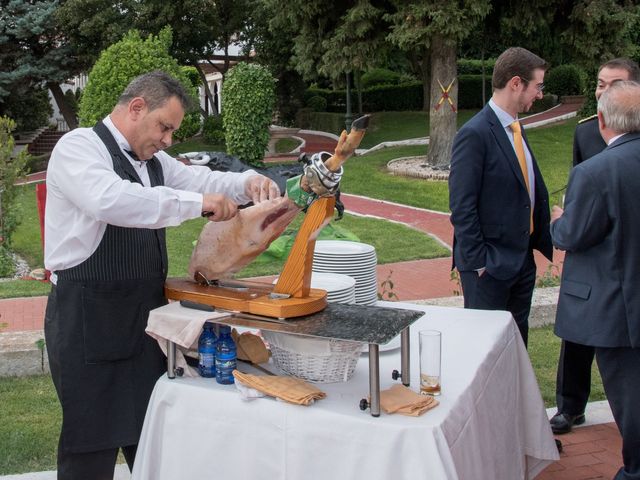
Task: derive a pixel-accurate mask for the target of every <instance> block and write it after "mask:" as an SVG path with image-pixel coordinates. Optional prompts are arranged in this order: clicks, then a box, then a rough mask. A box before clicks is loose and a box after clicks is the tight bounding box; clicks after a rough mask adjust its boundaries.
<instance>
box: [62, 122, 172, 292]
mask: <svg viewBox="0 0 640 480" xmlns="http://www.w3.org/2000/svg"><path fill="white" fill-rule="evenodd" d="M93 130H94V131H95V132H96V133H97V134H98V136H99V137H100V139H101V140H102V142H103V143H104V144H105V146H106V147H107V149H108V150H109V153H110V154H111V160H112V162H113V170H114V171H115V172H116V173H117V174H118V175H119V176H120V178H122V179H124V180H130V181H131V182H136V183H139V184H142V181H141V180H140V177H139V176H138V174H137V173H136V171H135V170H134V168H133V166H132V165H131V162H130V161H129V160H128V159H127V157H126V156H125V155H124V153H122V151H121V150H120V147H119V146H118V143H117V142H116V140H115V138H113V135H112V134H111V132H110V131H109V129H108V128H107V127H106V126H105V125H104V123H102V122H98V123H97V124H96V126H95V127H93ZM147 168H148V170H149V180H150V182H151V186H152V187H156V186H159V185H164V175H163V173H162V166H161V165H160V161H159V160H158V159H157V158H156V157H153V158H152V159H150V160H147ZM56 274H57V276H58V278H60V279H63V280H71V281H83V280H98V281H113V280H133V279H150V278H162V279H164V278H166V276H167V247H166V243H165V230H164V228H159V229H148V228H127V227H117V226H115V225H107V228H106V230H105V232H104V236H103V237H102V240H101V241H100V244H99V245H98V248H97V249H96V251H95V252H94V253H93V254H92V255H91V256H90V257H89V258H87V259H86V260H85V261H84V262H82V263H80V264H79V265H76V266H75V267H71V268H67V269H65V270H58V271H57V272H56Z"/></svg>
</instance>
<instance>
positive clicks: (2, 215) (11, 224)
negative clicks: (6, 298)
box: [0, 116, 28, 277]
mask: <svg viewBox="0 0 640 480" xmlns="http://www.w3.org/2000/svg"><path fill="white" fill-rule="evenodd" d="M15 128H16V123H15V122H14V121H13V120H11V119H10V118H9V117H4V116H3V117H0V192H1V193H0V205H1V206H2V208H1V209H0V277H6V276H10V275H13V270H14V268H13V261H12V260H11V257H10V254H9V247H10V246H11V236H12V235H13V232H14V231H15V229H16V227H17V226H18V224H19V222H20V220H19V218H18V215H17V210H16V206H15V201H16V195H17V190H16V188H17V187H16V186H15V182H16V179H17V178H18V177H20V176H22V175H24V174H25V173H26V171H25V166H26V164H27V159H28V155H27V153H26V152H25V151H24V150H23V151H22V152H20V153H19V154H18V155H17V156H15V157H13V158H12V155H13V147H14V145H15V143H14V140H13V136H12V132H13V131H14V130H15Z"/></svg>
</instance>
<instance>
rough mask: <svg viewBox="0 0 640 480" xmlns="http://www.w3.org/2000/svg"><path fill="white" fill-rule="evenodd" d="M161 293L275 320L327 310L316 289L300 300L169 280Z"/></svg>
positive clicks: (267, 286)
mask: <svg viewBox="0 0 640 480" xmlns="http://www.w3.org/2000/svg"><path fill="white" fill-rule="evenodd" d="M271 288H273V285H270V284H268V283H265V290H268V289H271ZM164 291H165V295H166V296H167V298H168V299H170V300H191V301H192V302H197V303H203V304H205V305H211V306H212V307H217V308H222V309H224V310H232V311H236V312H244V313H251V314H254V315H264V316H267V317H274V318H293V317H301V316H303V315H310V314H312V313H316V312H319V311H321V310H323V309H324V308H325V307H326V306H327V292H326V291H325V290H320V289H316V288H311V289H309V295H308V296H306V297H302V298H296V297H293V296H292V297H290V298H270V297H269V294H268V293H265V291H264V290H262V289H259V290H257V289H251V288H248V289H247V290H237V289H233V288H226V287H214V286H207V285H201V284H199V283H196V282H194V281H193V280H190V279H188V278H169V279H167V281H166V282H165V287H164Z"/></svg>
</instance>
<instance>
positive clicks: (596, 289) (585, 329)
mask: <svg viewBox="0 0 640 480" xmlns="http://www.w3.org/2000/svg"><path fill="white" fill-rule="evenodd" d="M639 192H640V133H628V134H626V135H623V136H622V137H620V138H619V139H617V140H616V141H615V142H614V143H613V144H611V145H610V146H608V147H607V148H606V149H605V150H603V151H602V152H601V153H599V154H598V155H596V156H594V157H592V158H590V159H588V160H586V161H584V162H583V163H580V164H579V165H577V166H576V167H575V168H574V169H573V170H572V171H571V176H570V177H569V186H568V189H567V195H566V199H565V210H564V214H563V215H562V217H560V218H559V219H558V220H557V221H556V222H554V223H553V224H552V225H551V237H552V240H553V244H554V245H555V246H556V247H557V248H559V249H562V250H565V251H566V256H565V260H564V266H563V272H562V283H561V286H560V298H559V300H558V311H557V314H556V325H555V332H556V334H557V335H558V336H559V337H561V338H563V339H565V340H569V341H571V342H574V343H580V344H583V345H592V346H595V347H640V202H639V201H638V193H639Z"/></svg>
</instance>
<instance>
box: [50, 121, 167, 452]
mask: <svg viewBox="0 0 640 480" xmlns="http://www.w3.org/2000/svg"><path fill="white" fill-rule="evenodd" d="M94 130H95V131H96V133H97V134H98V136H99V137H100V138H101V140H102V141H103V142H104V144H105V145H106V146H107V148H108V149H109V152H110V153H111V157H112V161H113V168H114V171H115V172H116V173H117V174H118V175H119V176H120V177H121V178H123V179H126V180H130V181H132V182H137V183H142V182H141V181H140V178H139V177H138V175H137V174H136V172H135V170H134V169H133V167H132V166H131V163H130V162H129V160H128V159H127V158H126V157H125V156H124V154H123V153H122V152H121V151H120V148H119V147H118V145H117V143H116V141H115V139H114V138H113V136H112V135H111V133H110V132H109V130H108V129H107V127H106V126H105V125H104V124H103V123H102V122H100V123H98V124H97V125H96V126H95V127H94ZM147 165H148V169H149V178H150V181H151V186H152V187H154V186H157V185H163V184H164V178H163V174H162V167H161V165H160V162H159V161H158V160H157V159H156V158H155V157H154V158H153V159H151V160H149V161H148V164H147ZM55 273H56V275H57V276H58V282H57V285H55V286H53V287H52V289H51V293H50V295H49V300H48V303H47V310H46V314H45V339H46V344H47V350H48V354H49V364H50V369H51V376H52V378H53V383H54V385H55V387H56V390H57V393H58V397H59V399H60V403H61V405H62V433H61V442H60V446H61V448H62V449H64V450H65V451H67V452H70V453H82V452H91V451H97V450H104V449H108V448H116V447H122V446H127V445H134V444H137V443H138V440H139V438H140V432H141V430H142V424H143V421H144V415H145V412H146V409H147V404H148V402H149V397H150V396H151V392H152V390H153V387H154V385H155V383H156V381H157V379H158V378H159V377H160V376H161V375H162V374H163V373H164V372H166V361H165V357H164V355H163V354H162V351H161V350H160V348H159V346H158V344H157V342H156V341H155V340H153V339H152V338H151V337H149V336H148V335H146V334H145V332H144V329H145V328H146V325H147V318H148V315H149V310H152V309H154V308H157V307H160V306H162V305H165V304H166V303H167V301H166V299H165V297H164V281H165V278H166V275H167V252H166V245H165V232H164V229H157V230H155V229H154V230H152V229H139V228H124V227H116V226H113V225H107V228H106V231H105V233H104V237H103V238H102V240H101V242H100V244H99V245H98V248H97V249H96V251H95V252H94V253H93V254H92V255H91V256H90V257H89V258H88V259H87V260H85V261H84V262H82V263H81V264H80V265H77V266H75V267H72V268H69V269H65V270H60V271H57V272H55Z"/></svg>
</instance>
